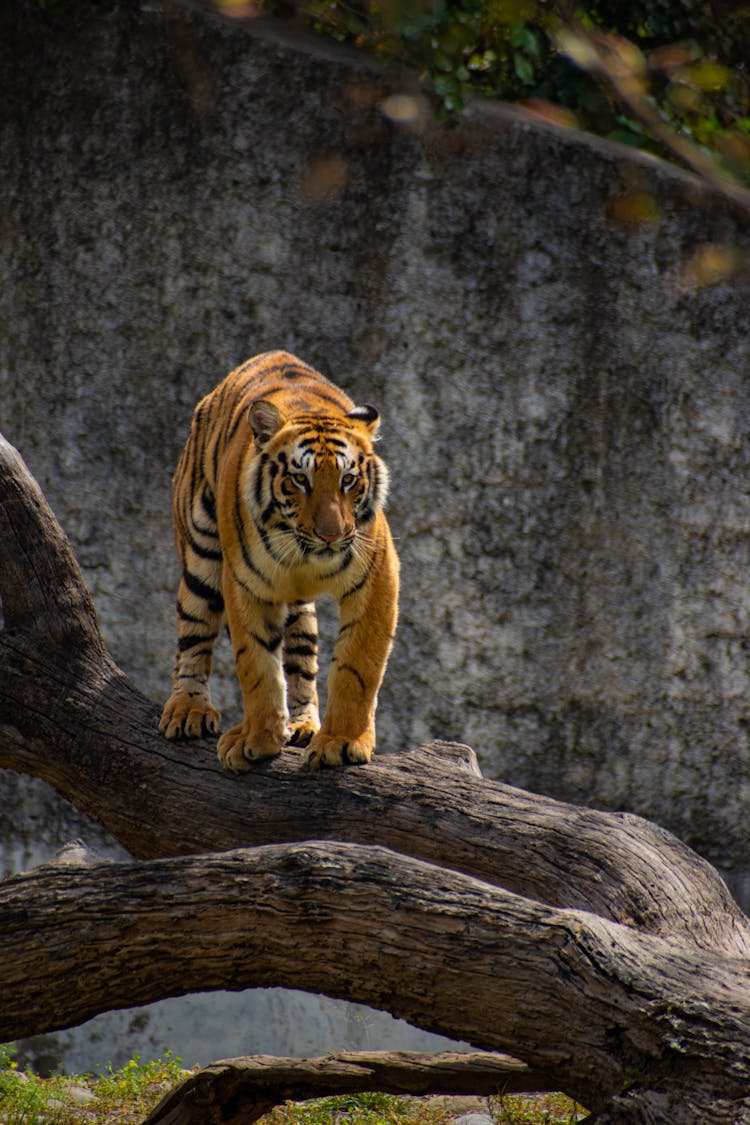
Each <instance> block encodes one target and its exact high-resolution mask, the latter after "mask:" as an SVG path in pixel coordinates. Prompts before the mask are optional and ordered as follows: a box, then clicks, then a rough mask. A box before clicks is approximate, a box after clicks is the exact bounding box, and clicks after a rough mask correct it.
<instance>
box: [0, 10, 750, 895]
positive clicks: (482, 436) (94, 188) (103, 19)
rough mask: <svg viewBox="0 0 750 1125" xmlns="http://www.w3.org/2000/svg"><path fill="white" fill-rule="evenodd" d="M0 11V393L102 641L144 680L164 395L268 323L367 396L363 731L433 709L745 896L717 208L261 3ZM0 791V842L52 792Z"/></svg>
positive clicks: (393, 739)
mask: <svg viewBox="0 0 750 1125" xmlns="http://www.w3.org/2000/svg"><path fill="white" fill-rule="evenodd" d="M0 25H1V26H0V84H2V90H1V91H0V120H1V122H2V132H1V134H0V137H1V141H0V145H1V148H0V159H1V160H2V167H3V169H4V175H3V177H2V182H1V184H0V190H2V193H3V198H2V200H1V202H2V207H1V208H0V224H1V226H0V231H1V234H0V239H1V243H0V245H1V246H2V253H1V255H0V260H1V261H2V270H3V278H2V286H0V318H1V320H0V322H1V323H2V325H3V331H2V334H1V336H0V429H2V430H3V432H4V433H5V435H6V436H7V437H8V438H9V440H11V441H12V442H13V443H14V444H15V445H16V446H17V447H18V448H19V449H20V451H21V452H22V454H23V455H24V457H25V459H26V460H27V463H28V464H29V466H30V468H31V469H32V471H33V472H34V473H35V475H36V476H37V479H38V480H39V482H40V484H41V485H42V487H43V488H44V490H45V492H46V494H47V496H48V499H49V500H50V502H51V504H52V506H53V508H54V509H55V511H56V512H57V514H58V516H59V517H60V519H61V521H62V523H63V525H64V527H65V528H66V530H67V532H68V534H69V535H70V537H71V539H72V541H73V544H74V546H75V548H76V550H77V553H78V556H79V558H80V561H81V564H82V566H83V569H84V572H85V575H86V578H87V580H88V582H89V584H90V587H91V589H92V592H93V594H94V597H95V600H96V604H97V607H98V610H99V613H100V616H101V621H102V626H103V630H104V633H105V636H106V639H107V641H108V643H109V645H110V648H111V650H112V652H113V654H114V656H115V658H116V659H117V660H118V661H119V663H120V664H121V666H122V667H123V668H124V669H125V670H126V671H127V672H128V673H129V674H130V675H131V676H132V677H133V678H134V680H135V681H136V682H137V683H138V684H139V685H140V686H141V687H142V688H143V690H144V691H145V692H147V693H148V694H149V695H151V696H153V697H154V698H155V699H161V698H162V697H163V696H164V694H165V692H166V691H167V688H168V681H169V673H170V668H171V663H172V648H173V636H172V629H173V620H172V606H173V601H174V594H175V587H176V566H175V560H174V554H173V547H172V538H171V530H170V524H169V482H170V476H171V473H172V471H173V468H174V465H175V463H176V460H177V456H178V453H179V449H180V447H181V444H182V442H183V440H184V437H185V434H186V430H187V426H188V423H189V418H190V414H191V410H192V406H193V405H194V403H195V401H196V400H197V399H198V398H199V397H200V396H201V395H202V394H204V393H205V392H206V391H207V390H209V389H210V388H211V387H212V386H213V385H214V384H215V383H216V382H218V380H219V379H220V378H221V377H222V376H223V375H224V374H225V373H226V371H228V370H229V369H230V368H231V367H232V366H234V365H236V364H237V363H239V362H240V361H241V360H243V359H245V358H246V357H248V356H249V355H252V354H254V353H256V352H259V351H263V350H265V349H268V348H273V347H285V348H289V349H290V350H292V351H295V352H297V353H298V354H299V355H300V356H301V357H303V358H304V359H306V360H308V361H309V362H312V363H313V364H315V365H317V366H319V367H320V368H321V369H322V370H323V371H325V372H326V373H327V374H329V375H330V376H331V377H332V378H334V379H335V380H336V381H337V382H339V383H341V384H342V385H343V386H344V387H345V388H346V389H347V390H348V391H349V392H350V393H351V394H352V395H353V397H354V398H355V399H357V400H360V401H369V402H374V403H376V404H377V405H378V407H379V408H380V410H381V413H382V415H383V418H384V424H383V434H384V440H383V442H382V445H381V452H382V453H383V455H384V456H385V457H386V459H387V460H388V461H389V463H390V465H391V468H392V472H393V496H392V501H391V505H390V512H391V522H392V525H393V528H394V531H395V533H396V535H397V536H398V546H399V551H400V555H401V559H402V566H403V597H402V620H401V625H400V629H399V633H398V639H397V643H396V646H395V650H394V653H393V657H392V661H391V664H390V667H389V673H388V676H387V680H386V683H385V685H384V687H383V690H382V693H381V703H380V709H379V735H380V744H381V747H382V749H383V750H384V751H397V750H398V749H399V747H402V746H407V745H411V744H414V743H415V742H417V741H420V740H423V739H426V738H431V737H444V738H454V739H458V740H461V741H465V742H468V743H470V744H471V745H472V746H474V748H475V749H476V750H477V752H478V754H479V756H480V760H481V764H482V767H483V770H484V772H485V774H486V775H487V776H491V777H498V778H501V779H502V780H504V781H506V782H509V783H511V784H514V785H518V786H523V787H525V788H529V789H532V790H536V791H539V792H544V793H549V794H553V795H555V796H559V797H561V798H564V799H566V800H571V801H574V802H578V803H583V804H591V805H597V806H602V807H607V808H620V809H628V810H631V811H634V812H638V813H640V814H642V815H645V816H647V817H650V818H652V819H654V820H656V821H658V822H659V823H661V824H663V825H665V826H667V827H669V828H670V829H672V830H673V831H675V832H677V833H678V834H679V835H680V836H682V837H683V839H685V840H686V841H687V842H688V843H690V844H691V845H692V846H693V847H695V848H696V849H697V850H698V851H699V852H701V853H702V854H704V855H705V856H706V857H707V858H709V859H710V860H711V861H712V862H714V863H715V864H717V865H718V866H719V867H720V868H721V869H722V870H723V871H724V872H726V874H727V877H728V878H729V880H730V882H731V884H732V885H733V887H734V889H735V891H736V892H737V894H738V895H739V897H740V899H741V900H742V901H744V902H745V903H747V902H748V901H750V875H749V874H748V873H749V872H750V854H749V852H750V840H749V837H748V831H747V808H748V804H749V803H750V746H749V745H748V731H749V730H750V725H749V724H750V702H749V700H750V645H749V643H748V621H749V619H750V593H749V592H748V543H749V542H750V540H749V538H748V533H749V531H750V475H749V473H748V468H749V464H748V463H749V461H750V372H749V371H748V359H749V356H750V320H749V319H748V307H749V305H748V296H749V294H748V280H747V274H746V273H743V272H737V273H731V274H729V275H727V276H724V277H723V278H721V277H720V278H719V281H718V283H717V284H714V285H693V284H690V280H691V277H694V275H695V273H696V271H695V269H694V268H693V266H694V264H695V261H696V255H699V256H700V255H701V254H702V253H703V248H704V247H706V246H707V245H712V244H718V245H721V246H725V247H730V248H731V250H732V255H730V257H731V259H732V260H735V258H736V254H737V252H738V251H745V250H746V249H747V246H748V241H749V236H750V224H749V223H748V221H747V220H746V219H744V220H743V219H742V218H741V217H737V216H735V215H733V213H732V211H731V209H730V207H729V205H728V204H726V203H725V202H723V201H722V200H720V199H718V198H716V197H714V196H712V195H710V194H709V193H707V192H705V191H703V190H702V189H701V188H700V186H699V185H697V184H696V182H695V181H693V180H692V179H691V178H690V177H688V176H686V175H683V174H682V173H680V172H678V171H676V170H674V169H672V168H670V167H667V166H666V165H664V164H662V163H660V162H658V161H656V160H652V159H649V158H645V157H642V156H639V155H637V154H631V153H630V152H627V151H625V150H623V149H621V148H617V147H614V146H609V145H607V144H605V143H603V142H597V141H594V140H591V139H590V138H586V137H584V136H582V135H580V134H577V133H575V132H572V131H568V132H565V131H560V130H555V129H553V128H551V127H545V126H543V125H541V124H537V123H532V122H530V121H529V120H526V119H524V118H523V117H522V116H521V115H519V114H517V113H515V112H513V111H512V110H508V109H505V108H500V107H494V108H492V107H487V106H481V105H475V106H473V107H471V109H470V110H469V111H467V112H466V113H465V114H464V116H463V118H462V120H461V121H460V122H459V123H458V124H457V125H456V126H455V127H454V128H450V129H438V128H435V127H433V126H431V125H424V123H422V124H421V125H420V124H419V123H417V124H411V125H403V124H398V123H394V122H393V121H392V120H390V119H389V117H388V116H387V114H386V113H385V112H384V111H383V101H384V99H385V98H386V96H387V95H388V94H389V93H392V92H394V91H399V90H401V89H403V88H405V86H404V84H405V83H406V88H408V83H409V82H410V81H411V80H410V79H405V78H403V76H396V75H386V74H383V73H381V72H380V71H377V70H375V69H372V68H370V67H369V66H368V64H367V63H366V62H364V61H363V60H361V59H358V58H356V57H355V56H352V55H351V54H349V53H347V52H345V51H343V50H339V49H336V48H334V47H328V46H322V45H311V44H310V43H309V42H307V41H302V40H299V39H298V38H296V37H295V36H293V35H292V34H291V33H286V32H285V33H283V34H281V33H279V34H275V33H273V32H270V31H269V29H268V28H267V27H264V26H263V25H262V24H255V25H254V24H252V23H251V24H247V23H245V22H230V21H224V20H222V19H220V18H218V17H216V16H214V15H209V14H206V13H205V12H201V11H200V10H198V9H195V10H193V9H190V8H188V7H181V6H179V5H174V4H165V5H164V11H162V10H161V8H160V5H159V4H158V3H153V2H152V0H148V2H146V0H144V2H142V3H140V4H138V3H132V2H131V3H129V2H127V0H106V2H99V3H96V4H94V3H93V0H81V2H80V3H77V4H65V5H63V6H62V7H61V9H60V11H59V12H58V13H57V14H54V15H46V14H44V13H42V12H41V11H40V10H39V9H38V7H37V5H36V4H35V3H34V0H22V2H21V0H20V2H19V3H16V4H14V5H12V6H11V5H7V6H5V8H4V10H3V13H2V14H1V15H0ZM386 108H387V107H386ZM644 202H645V206H644ZM639 217H640V218H641V219H643V220H644V221H634V220H635V219H637V218H639ZM691 263H692V265H691ZM219 665H220V666H219V675H218V683H217V690H216V693H215V694H216V696H217V698H218V700H219V701H220V702H221V703H222V704H223V706H224V707H225V709H226V710H227V712H228V714H231V712H232V710H233V709H236V706H237V692H236V689H235V684H234V678H233V674H232V671H231V659H230V654H229V653H228V651H227V650H226V649H225V650H224V652H223V654H222V657H221V659H220V662H219ZM7 792H8V793H9V794H15V795H16V796H14V797H13V800H14V801H18V800H20V799H21V798H20V797H19V796H18V795H19V794H23V795H24V796H23V800H24V801H25V802H26V809H25V810H24V816H23V818H21V819H23V821H24V823H25V824H26V825H30V824H31V825H35V824H36V827H34V828H33V831H28V832H26V835H24V831H25V830H24V825H23V824H21V823H19V818H18V817H17V816H15V815H14V816H13V817H12V820H13V823H12V824H10V825H6V826H5V837H6V843H5V844H4V845H3V846H4V848H5V855H6V860H5V866H6V868H9V867H12V866H16V865H18V864H19V863H23V862H27V861H29V859H30V858H34V857H37V855H38V852H39V849H40V847H41V849H42V850H45V849H48V848H49V847H51V846H52V845H53V843H54V842H55V840H56V839H57V837H58V836H62V838H63V839H64V838H65V835H66V834H70V830H72V829H74V828H75V827H76V825H77V824H78V823H79V822H78V820H77V819H76V818H75V817H71V816H70V815H69V814H68V813H67V811H63V810H61V807H60V805H59V803H58V802H56V801H55V800H54V799H53V798H52V797H51V796H50V795H49V794H44V795H42V794H43V790H42V789H41V787H35V786H33V785H30V783H27V782H25V781H23V782H19V781H18V780H16V779H8V781H7ZM34 810H36V811H34ZM35 817H36V821H35V819H34V818H35ZM51 825H52V827H50V826H51ZM77 831H82V830H81V829H77ZM86 831H87V834H88V836H89V838H91V831H90V830H88V829H87V830H86ZM40 840H41V841H44V843H43V844H40V843H39V841H40ZM60 842H62V840H60Z"/></svg>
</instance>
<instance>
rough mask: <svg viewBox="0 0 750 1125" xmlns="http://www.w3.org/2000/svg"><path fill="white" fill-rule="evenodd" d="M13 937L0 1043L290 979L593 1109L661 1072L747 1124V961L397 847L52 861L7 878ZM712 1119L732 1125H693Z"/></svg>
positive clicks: (682, 1092) (4, 975)
mask: <svg viewBox="0 0 750 1125" xmlns="http://www.w3.org/2000/svg"><path fill="white" fill-rule="evenodd" d="M0 932H2V934H3V958H2V961H1V962H0V993H1V994H2V996H3V1005H2V1011H1V1012H0V1040H2V1039H7V1038H11V1037H14V1036H16V1035H29V1034H31V1033H32V1031H33V1030H35V1029H36V1030H44V1029H47V1028H50V1027H61V1026H67V1025H69V1024H72V1023H76V1022H79V1021H80V1020H82V1019H85V1018H87V1017H88V1016H91V1015H93V1014H94V1013H96V1012H98V1011H102V1010H105V1009H110V1008H120V1007H124V1006H127V1005H131V1004H134V1003H136V1004H141V1003H148V1002H150V1001H153V1000H155V999H158V998H160V997H163V996H170V995H178V994H180V993H183V992H190V991H199V990H206V989H215V988H231V989H242V988H248V987H254V986H267V985H284V986H288V987H291V988H303V989H307V990H309V991H313V992H322V993H325V994H326V995H329V996H338V997H346V998H348V999H351V1000H354V1001H358V1002H361V1003H364V1004H369V1005H370V1006H372V1007H375V1008H386V1009H388V1010H389V1011H391V1012H392V1013H393V1014H394V1015H396V1016H400V1017H402V1018H404V1019H407V1020H410V1021H411V1022H412V1023H415V1024H417V1025H418V1026H420V1027H424V1028H427V1029H428V1030H433V1031H442V1032H443V1033H445V1034H448V1035H451V1036H454V1037H456V1038H460V1039H464V1040H467V1041H469V1042H471V1043H473V1044H475V1045H477V1046H478V1047H481V1048H484V1049H487V1050H501V1051H502V1050H510V1049H511V1045H512V1051H513V1054H514V1055H517V1056H518V1057H519V1058H520V1059H521V1060H523V1061H524V1062H526V1063H527V1064H528V1065H529V1067H531V1069H532V1070H533V1071H534V1072H535V1073H536V1074H537V1075H539V1076H544V1084H546V1085H548V1086H551V1087H552V1088H556V1089H564V1090H565V1091H566V1092H567V1093H569V1094H571V1096H573V1097H575V1098H576V1099H577V1100H578V1101H580V1102H581V1103H582V1104H586V1105H589V1106H593V1107H594V1108H597V1107H600V1106H604V1105H606V1103H607V1101H608V1100H609V1099H610V1098H611V1096H612V1095H613V1094H615V1093H619V1092H620V1091H621V1090H622V1089H623V1088H624V1087H625V1086H627V1084H628V1082H629V1081H630V1080H631V1079H632V1078H635V1076H638V1077H639V1078H640V1079H641V1081H642V1080H643V1076H648V1084H649V1086H650V1087H654V1088H658V1090H659V1091H660V1095H661V1097H662V1098H665V1097H667V1095H669V1098H670V1099H676V1105H677V1106H679V1105H681V1104H683V1103H684V1100H685V1098H686V1097H688V1096H689V1097H692V1099H693V1103H694V1105H696V1106H701V1107H702V1112H703V1113H704V1114H706V1113H707V1112H708V1110H709V1108H710V1109H711V1111H712V1112H714V1111H715V1105H714V1102H715V1100H716V1096H717V1094H718V1093H720V1095H721V1097H722V1099H724V1101H725V1102H727V1103H730V1102H734V1103H735V1105H741V1104H742V1103H743V1100H745V1101H746V1105H745V1109H746V1110H747V1112H748V1114H750V990H749V989H748V984H750V966H749V965H748V963H747V961H744V960H741V959H739V958H727V957H725V956H721V955H716V954H708V953H706V952H704V951H697V950H695V949H694V948H688V947H686V946H684V945H677V944H674V943H672V942H669V941H665V940H664V939H661V938H655V937H653V936H652V935H650V934H642V933H640V932H639V931H637V930H635V929H632V928H630V927H627V926H621V925H618V924H617V923H613V922H607V921H604V920H603V919H600V918H597V917H596V916H595V915H592V914H586V913H584V912H582V911H571V910H560V909H558V908H554V907H549V906H544V905H542V904H540V903H536V902H532V901H531V900H529V899H526V898H522V897H520V896H518V895H513V894H511V893H510V892H508V891H504V890H502V889H500V888H497V887H490V886H489V885H488V884H487V883H484V882H481V881H479V880H477V879H472V878H471V877H469V876H466V875H461V874H459V873H457V872H450V871H446V870H445V869H439V868H436V867H435V866H433V865H432V864H426V863H423V862H421V861H419V860H413V859H410V858H408V857H406V856H400V855H396V854H395V853H393V852H390V851H388V850H387V849H384V848H379V847H364V846H362V845H352V844H340V843H316V842H312V843H306V844H295V845H267V846H265V847H259V848H255V849H241V850H238V851H233V852H223V853H218V854H212V855H207V856H187V857H180V858H174V859H166V860H150V861H145V862H144V861H134V862H131V863H93V864H91V863H88V864H83V865H76V864H70V863H69V864H66V865H64V866H61V865H58V864H54V863H53V864H47V865H44V866H42V867H39V868H37V869H35V870H33V871H31V872H29V873H27V874H24V875H20V876H16V877H14V878H11V879H8V880H6V881H5V882H4V883H3V884H2V885H0ZM32 970H33V971H32ZM669 1104H670V1113H671V1114H672V1116H671V1117H670V1120H672V1121H678V1120H681V1119H682V1118H680V1117H679V1115H678V1114H677V1111H676V1110H675V1109H673V1108H672V1107H671V1102H670V1103H669ZM690 1119H691V1118H688V1120H690ZM708 1119H711V1120H721V1117H716V1118H708V1117H704V1118H695V1117H693V1118H692V1120H708Z"/></svg>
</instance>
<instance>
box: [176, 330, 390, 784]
mask: <svg viewBox="0 0 750 1125" xmlns="http://www.w3.org/2000/svg"><path fill="white" fill-rule="evenodd" d="M379 424H380V417H379V414H378V411H377V410H376V409H375V407H373V406H370V405H364V406H355V404H354V402H353V401H352V400H351V399H350V398H349V397H348V396H347V395H346V394H345V393H344V391H342V390H341V389H340V388H339V387H338V386H336V384H334V383H333V382H331V381H330V380H329V379H327V378H326V377H325V376H324V375H322V374H320V372H318V371H316V370H315V369H314V368H313V367H310V366H308V365H307V364H306V363H304V362H303V361H302V360H300V359H297V358H296V357H295V356H294V355H291V354H290V353H289V352H286V351H271V352H264V353H262V354H260V355H256V356H254V357H253V358H252V359H249V360H247V361H246V362H245V363H243V364H242V365H241V366H239V367H237V368H235V369H234V370H233V371H231V372H230V373H229V374H228V375H227V376H226V378H225V379H224V380H223V381H222V382H221V383H219V385H218V386H217V387H216V388H215V389H214V390H213V391H211V392H210V393H209V394H207V395H206V396H205V397H204V398H203V399H201V401H200V402H199V403H198V405H197V406H196V408H195V411H194V414H193V419H192V424H191V428H190V433H189V436H188V439H187V442H186V444H185V446H184V449H183V451H182V455H181V457H180V460H179V463H178V466H177V470H176V472H175V475H174V478H173V483H172V517H173V525H174V533H175V543H176V547H177V554H178V556H179V561H180V566H181V576H180V580H179V588H178V593H177V611H176V613H177V655H176V659H175V663H174V670H173V674H172V691H171V694H170V696H169V698H168V699H167V701H166V703H165V705H164V709H163V711H162V715H161V720H160V723H159V730H160V731H161V733H162V734H163V735H165V736H166V738H168V739H183V738H188V739H189V738H197V737H202V736H209V735H214V734H217V733H218V731H219V725H220V714H219V711H218V710H217V709H216V708H215V707H214V705H213V703H212V701H211V695H210V691H209V678H210V675H211V667H212V659H213V650H214V644H215V641H216V638H217V636H218V634H219V631H220V629H221V627H222V624H224V623H226V625H227V627H228V631H229V637H230V640H231V644H232V648H233V653H234V664H235V670H236V673H237V678H238V680H239V683H240V687H241V690H242V722H241V723H239V724H237V725H236V726H233V727H231V728H230V729H229V730H227V731H226V732H225V733H223V734H222V735H221V737H220V738H219V740H218V743H217V753H218V757H219V761H220V762H221V763H222V765H223V766H224V767H225V768H227V769H229V770H231V771H234V772H235V773H239V772H242V771H245V770H247V769H250V768H251V763H254V762H258V761H260V760H262V759H266V758H273V757H275V756H276V755H278V754H279V753H280V751H281V749H282V747H284V746H286V745H289V746H296V747H301V748H304V749H305V754H304V762H305V763H306V764H307V765H308V766H309V767H311V768H312V769H317V768H318V767H320V766H339V765H342V764H347V763H359V762H369V761H370V759H371V756H372V753H373V750H374V748H375V710H376V706H377V697H378V691H379V689H380V686H381V683H382V680H383V675H384V672H385V668H386V664H387V661H388V657H389V654H390V651H391V647H392V644H393V639H394V634H395V631H396V624H397V619H398V595H399V561H398V556H397V554H396V550H395V547H394V543H393V537H392V535H391V532H390V528H389V526H388V522H387V520H386V517H385V514H384V505H385V502H386V497H387V495H388V488H389V473H388V469H387V467H386V465H385V463H384V462H383V461H382V460H381V459H380V457H378V456H377V455H376V454H375V452H374V450H373V443H374V441H375V440H376V439H377V436H378V429H379ZM325 594H327V595H331V596H332V597H333V598H334V599H335V600H336V601H337V602H338V635H337V638H336V641H335V644H334V647H333V654H332V658H331V665H330V671H329V676H328V700H327V706H326V710H325V716H324V718H323V721H322V723H321V721H320V716H319V710H318V694H317V673H318V626H317V615H316V607H315V600H316V599H317V598H318V597H319V596H321V595H325Z"/></svg>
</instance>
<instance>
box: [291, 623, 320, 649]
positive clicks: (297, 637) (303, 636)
mask: <svg viewBox="0 0 750 1125" xmlns="http://www.w3.org/2000/svg"><path fill="white" fill-rule="evenodd" d="M285 628H286V629H287V631H288V629H289V622H288V621H287V623H286V626H285ZM289 639H290V640H291V641H307V643H308V644H310V645H313V646H314V647H315V650H316V651H317V644H318V637H317V634H316V633H291V634H290V636H289ZM287 651H289V652H291V651H292V650H291V649H288V650H287Z"/></svg>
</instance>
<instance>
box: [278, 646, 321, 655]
mask: <svg viewBox="0 0 750 1125" xmlns="http://www.w3.org/2000/svg"><path fill="white" fill-rule="evenodd" d="M317 653H318V650H317V647H316V646H315V645H291V646H289V645H285V646H284V654H285V655H286V656H317Z"/></svg>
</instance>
